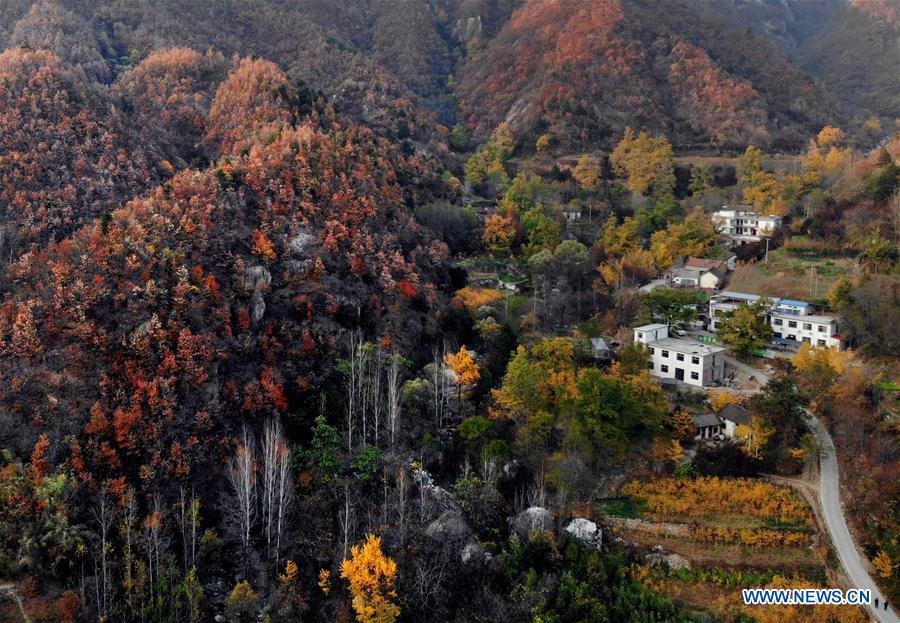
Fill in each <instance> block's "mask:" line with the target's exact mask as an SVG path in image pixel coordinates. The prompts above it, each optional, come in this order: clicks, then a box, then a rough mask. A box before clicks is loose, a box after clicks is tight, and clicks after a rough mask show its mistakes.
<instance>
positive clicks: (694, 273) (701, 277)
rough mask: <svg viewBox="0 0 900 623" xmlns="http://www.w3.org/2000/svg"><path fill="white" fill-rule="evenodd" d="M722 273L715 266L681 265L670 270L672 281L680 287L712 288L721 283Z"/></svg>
mask: <svg viewBox="0 0 900 623" xmlns="http://www.w3.org/2000/svg"><path fill="white" fill-rule="evenodd" d="M722 279H723V275H722V273H720V272H719V271H718V270H716V269H715V268H699V267H697V266H682V267H681V268H676V269H673V270H672V283H673V284H674V285H677V286H681V287H682V288H701V289H706V290H714V289H716V288H718V287H719V285H721V283H722Z"/></svg>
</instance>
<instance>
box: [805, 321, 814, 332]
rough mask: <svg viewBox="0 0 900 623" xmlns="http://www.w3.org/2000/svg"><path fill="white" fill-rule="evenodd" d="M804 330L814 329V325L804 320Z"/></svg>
mask: <svg viewBox="0 0 900 623" xmlns="http://www.w3.org/2000/svg"><path fill="white" fill-rule="evenodd" d="M803 330H804V331H812V325H811V324H809V323H808V322H804V323H803Z"/></svg>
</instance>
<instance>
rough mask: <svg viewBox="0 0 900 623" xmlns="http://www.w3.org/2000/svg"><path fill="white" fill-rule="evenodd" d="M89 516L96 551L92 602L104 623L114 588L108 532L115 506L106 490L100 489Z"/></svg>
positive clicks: (111, 525) (113, 518) (110, 607)
mask: <svg viewBox="0 0 900 623" xmlns="http://www.w3.org/2000/svg"><path fill="white" fill-rule="evenodd" d="M91 514H92V515H93V517H94V523H95V524H96V533H95V535H94V536H95V541H96V549H95V550H94V552H93V559H94V602H95V605H96V608H97V618H98V619H99V620H101V621H105V620H107V619H108V618H109V616H110V614H111V612H112V609H113V597H114V592H115V591H114V588H113V583H112V577H111V576H112V570H111V568H110V566H111V565H110V560H109V554H110V552H111V551H112V544H111V543H110V532H111V531H112V527H113V524H114V523H115V519H116V511H115V506H114V505H113V503H112V501H111V500H110V499H109V493H108V492H107V490H106V488H101V489H100V493H99V495H98V496H97V502H96V504H95V505H94V508H93V509H92V512H91Z"/></svg>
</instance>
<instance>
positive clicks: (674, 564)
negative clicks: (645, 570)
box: [644, 552, 691, 571]
mask: <svg viewBox="0 0 900 623" xmlns="http://www.w3.org/2000/svg"><path fill="white" fill-rule="evenodd" d="M644 562H646V563H647V564H648V565H650V566H651V567H658V566H660V565H662V564H663V563H665V564H666V565H667V566H668V567H669V569H671V570H673V571H678V570H679V569H690V568H691V561H690V560H688V559H687V558H685V557H684V556H682V555H681V554H674V553H672V554H667V553H665V552H652V553H650V554H647V555H646V556H644Z"/></svg>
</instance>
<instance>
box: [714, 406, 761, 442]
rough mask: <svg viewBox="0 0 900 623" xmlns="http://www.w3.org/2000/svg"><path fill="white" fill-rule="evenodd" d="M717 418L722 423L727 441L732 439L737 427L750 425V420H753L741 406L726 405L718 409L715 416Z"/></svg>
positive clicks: (748, 412)
mask: <svg viewBox="0 0 900 623" xmlns="http://www.w3.org/2000/svg"><path fill="white" fill-rule="evenodd" d="M716 415H718V417H719V420H721V421H722V426H723V427H724V430H723V431H722V432H723V433H725V436H726V437H728V438H729V439H734V433H735V431H736V430H737V427H738V426H747V425H749V424H750V420H751V419H753V415H752V414H751V413H750V411H748V410H747V409H745V408H744V407H742V406H741V405H735V404H728V405H725V406H724V407H722V408H721V409H719V412H718V413H717V414H716Z"/></svg>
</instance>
